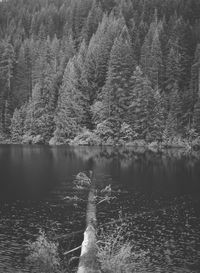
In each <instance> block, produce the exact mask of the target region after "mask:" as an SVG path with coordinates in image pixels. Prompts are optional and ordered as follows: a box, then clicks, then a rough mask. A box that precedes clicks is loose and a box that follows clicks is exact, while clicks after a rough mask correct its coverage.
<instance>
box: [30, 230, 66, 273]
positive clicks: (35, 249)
mask: <svg viewBox="0 0 200 273" xmlns="http://www.w3.org/2000/svg"><path fill="white" fill-rule="evenodd" d="M28 251H29V256H28V257H27V262H28V264H29V266H30V267H31V271H30V272H34V273H35V272H36V273H37V272H40V273H47V272H48V273H51V272H52V273H53V272H54V273H61V272H62V271H61V269H60V258H59V255H58V244H56V243H54V242H52V241H50V240H48V239H47V237H46V234H45V232H43V231H41V230H40V232H39V236H38V238H37V239H36V241H35V242H28Z"/></svg>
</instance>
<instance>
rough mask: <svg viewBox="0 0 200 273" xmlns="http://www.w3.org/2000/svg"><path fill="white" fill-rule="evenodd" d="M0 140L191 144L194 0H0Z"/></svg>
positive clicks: (198, 131)
mask: <svg viewBox="0 0 200 273" xmlns="http://www.w3.org/2000/svg"><path fill="white" fill-rule="evenodd" d="M5 141H10V142H12V143H29V144H35V143H41V144H51V145H55V144H67V143H70V144H82V145H115V144H121V145H124V144H131V143H132V144H134V143H140V144H144V143H164V144H165V145H167V146H170V145H171V146H178V145H179V146H184V145H192V146H200V1H198V0H190V1H188V0H162V1H160V0H34V1H32V0H2V1H1V2H0V142H5Z"/></svg>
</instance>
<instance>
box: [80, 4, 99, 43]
mask: <svg viewBox="0 0 200 273" xmlns="http://www.w3.org/2000/svg"><path fill="white" fill-rule="evenodd" d="M102 16H103V11H102V8H101V5H100V3H98V1H97V0H94V1H93V4H92V8H91V10H90V12H89V14H88V17H87V20H86V24H85V26H84V29H83V32H84V33H83V37H84V39H85V41H86V43H87V44H89V42H90V39H91V37H92V35H93V34H94V33H95V32H96V30H97V28H98V25H99V23H100V22H101V20H102Z"/></svg>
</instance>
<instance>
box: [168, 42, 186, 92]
mask: <svg viewBox="0 0 200 273" xmlns="http://www.w3.org/2000/svg"><path fill="white" fill-rule="evenodd" d="M170 44H171V49H170V52H169V55H168V57H167V63H166V78H167V80H166V90H167V92H168V94H170V92H171V90H172V89H173V87H174V85H175V84H176V83H177V84H178V87H179V83H180V78H181V71H182V67H181V55H180V53H179V49H178V44H177V41H173V42H172V41H171V42H170Z"/></svg>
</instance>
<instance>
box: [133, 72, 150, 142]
mask: <svg viewBox="0 0 200 273" xmlns="http://www.w3.org/2000/svg"><path fill="white" fill-rule="evenodd" d="M134 83H135V84H134V87H133V89H132V99H131V105H130V106H129V116H130V117H131V119H130V124H131V127H132V130H133V133H134V138H136V139H146V138H147V137H148V132H149V113H150V109H149V101H150V98H152V96H153V89H152V88H151V83H150V82H149V80H148V79H147V77H146V76H145V75H144V74H143V72H142V71H141V69H140V67H137V68H136V70H135V72H134Z"/></svg>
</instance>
